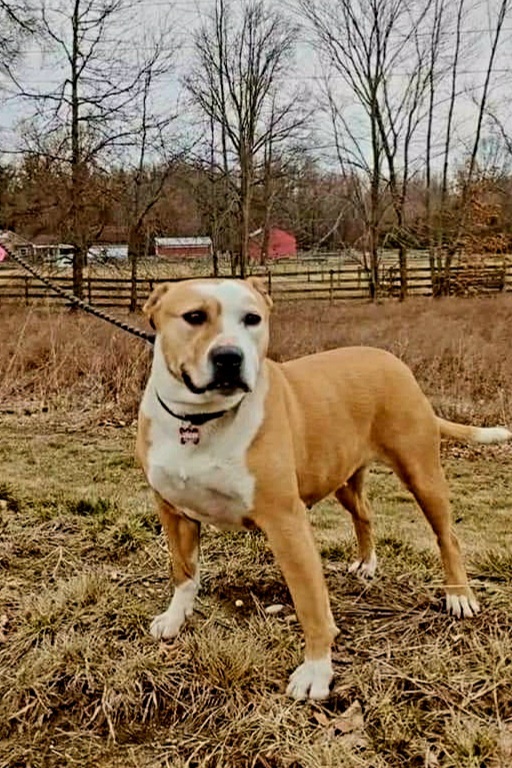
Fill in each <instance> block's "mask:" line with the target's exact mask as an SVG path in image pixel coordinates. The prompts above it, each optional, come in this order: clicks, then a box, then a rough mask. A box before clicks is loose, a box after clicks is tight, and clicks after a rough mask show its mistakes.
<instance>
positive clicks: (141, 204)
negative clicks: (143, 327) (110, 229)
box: [124, 27, 188, 312]
mask: <svg viewBox="0 0 512 768" xmlns="http://www.w3.org/2000/svg"><path fill="white" fill-rule="evenodd" d="M142 50H143V51H144V52H148V53H147V54H146V55H145V58H143V59H142V60H140V61H139V63H138V71H139V72H141V73H143V80H142V86H141V88H137V93H136V95H135V98H134V100H133V102H132V107H133V108H134V117H133V129H134V137H133V144H132V145H130V146H129V147H128V152H127V153H126V154H127V156H126V160H125V163H124V168H125V170H126V169H128V176H129V178H130V189H129V191H128V200H127V209H128V216H129V226H128V258H129V261H130V266H131V292H130V311H131V312H134V311H135V310H136V309H137V298H138V297H137V266H138V262H139V259H140V257H141V256H142V255H143V253H147V250H148V239H149V218H150V215H151V212H152V210H153V209H154V207H155V206H156V205H157V203H158V202H159V201H160V199H161V197H162V196H163V194H164V191H165V187H166V184H167V182H168V180H169V178H170V176H171V175H172V173H173V171H174V169H175V167H176V166H177V164H178V163H179V162H180V161H181V160H182V159H183V157H184V156H185V155H186V154H187V153H188V149H187V148H185V145H184V143H183V141H182V139H181V137H179V136H178V135H177V132H176V131H175V130H173V128H174V125H175V123H176V118H177V115H176V112H175V111H172V110H171V109H170V107H169V105H168V104H167V102H166V103H165V105H164V106H160V107H159V106H158V100H159V98H158V97H159V95H160V94H161V92H162V90H163V88H164V84H165V81H166V80H167V79H168V78H169V76H170V73H171V72H172V70H173V68H174V63H175V55H176V53H177V50H178V46H177V44H176V42H175V41H173V37H172V34H171V28H170V27H169V28H163V29H161V31H160V33H159V35H158V38H156V39H155V38H154V37H150V36H146V38H144V39H143V41H142ZM130 171H131V173H130Z"/></svg>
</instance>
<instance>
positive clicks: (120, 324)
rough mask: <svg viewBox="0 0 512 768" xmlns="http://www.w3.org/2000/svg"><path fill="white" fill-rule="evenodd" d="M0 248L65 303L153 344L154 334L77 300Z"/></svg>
mask: <svg viewBox="0 0 512 768" xmlns="http://www.w3.org/2000/svg"><path fill="white" fill-rule="evenodd" d="M0 247H2V248H3V250H4V251H5V252H6V254H7V255H8V256H9V257H10V258H11V259H13V260H14V261H16V262H18V264H20V265H21V266H22V267H23V269H26V270H27V272H30V274H31V275H33V276H34V277H36V278H37V279H38V280H40V281H41V282H42V283H44V285H46V286H47V287H48V288H50V290H52V291H54V293H57V294H58V295H59V296H62V298H64V299H66V301H69V303H70V304H73V305H74V306H76V307H80V309H83V310H84V312H89V314H91V315H94V316H95V317H99V318H100V319H101V320H105V321H106V322H107V323H112V325H115V326H116V327H117V328H121V330H123V331H126V332H127V333H131V334H132V335H133V336H137V337H138V338H139V339H144V341H149V343H150V344H154V343H155V334H154V333H148V332H147V331H143V330H142V329H141V328H135V326H133V325H130V324H129V323H124V322H123V321H122V320H118V319H117V318H116V317H112V315H109V314H107V312H103V311H102V310H101V309H98V308H97V307H93V306H92V304H89V303H88V302H86V301H84V300H83V299H79V298H78V296H75V295H74V294H73V293H71V291H66V289H65V288H61V287H60V286H59V285H55V283H53V282H52V281H51V280H49V279H48V278H47V277H46V276H45V275H43V274H41V272H39V270H38V269H36V268H35V267H33V266H32V265H31V264H29V263H28V262H27V261H26V260H25V259H24V258H22V257H21V256H18V255H17V254H15V253H13V252H12V251H11V250H10V249H9V248H7V247H6V246H5V245H3V243H0Z"/></svg>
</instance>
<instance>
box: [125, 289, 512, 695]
mask: <svg viewBox="0 0 512 768" xmlns="http://www.w3.org/2000/svg"><path fill="white" fill-rule="evenodd" d="M271 304H272V302H271V300H270V298H269V297H268V295H267V294H266V292H265V290H264V287H263V285H262V283H260V281H258V280H257V279H252V278H251V279H249V280H247V281H240V280H206V279H204V280H201V279H199V280H191V281H187V282H181V283H176V284H163V285H160V286H159V287H158V288H157V289H156V290H155V291H154V292H153V293H152V295H151V296H150V298H149V299H148V301H147V303H146V305H145V307H144V311H145V312H146V314H147V315H148V316H149V318H150V321H151V323H152V324H153V326H154V327H155V329H156V341H155V350H154V358H153V364H152V369H151V374H150V377H149V381H148V384H147V387H146V390H145V392H144V397H143V399H142V403H141V407H140V415H139V430H138V437H137V454H138V457H139V459H140V461H141V463H142V466H143V468H144V471H145V474H146V476H147V479H148V482H149V484H150V485H151V487H152V488H153V490H154V492H155V496H156V501H157V505H158V512H159V515H160V519H161V521H162V525H163V528H164V530H165V533H166V535H167V539H168V544H169V550H170V554H171V559H172V566H173V576H174V582H175V591H174V595H173V597H172V600H171V603H170V605H169V607H168V608H167V610H166V611H165V612H164V613H162V614H160V615H159V616H157V617H156V618H155V619H154V620H153V623H152V624H151V634H152V635H153V636H154V637H156V638H171V637H175V636H176V635H177V634H178V632H179V630H180V627H181V626H182V625H183V623H184V621H185V619H186V617H187V616H189V615H190V614H191V613H192V609H193V604H194V598H195V596H196V594H197V590H198V588H199V566H198V552H199V532H200V525H201V523H211V524H212V525H214V526H216V527H219V528H244V527H247V528H248V527H253V526H257V527H258V528H260V529H261V530H262V531H263V532H264V533H265V535H266V537H267V539H268V542H269V544H270V547H271V549H272V550H273V552H274V555H275V557H276V559H277V562H278V563H279V565H280V567H281V569H282V571H283V574H284V577H285V579H286V582H287V584H288V587H289V589H290V592H291V595H292V598H293V602H294V604H295V608H296V611H297V615H298V617H299V620H300V622H301V624H302V627H303V630H304V634H305V641H306V648H305V659H304V662H303V663H302V664H301V665H300V666H299V667H298V668H297V669H296V670H295V672H294V673H293V674H292V675H291V678H290V682H289V685H288V689H287V690H288V693H289V694H290V695H291V696H293V697H295V698H306V697H308V696H309V697H311V698H313V699H322V698H325V697H327V696H328V694H329V685H330V683H331V680H332V676H333V671H332V665H331V644H332V641H333V639H334V637H335V635H336V633H337V628H336V625H335V623H334V620H333V617H332V613H331V609H330V605H329V598H328V594H327V590H326V586H325V582H324V577H323V573H322V565H321V561H320V556H319V554H318V552H317V549H316V548H315V544H314V541H313V536H312V531H311V528H310V524H309V521H308V515H307V511H306V507H307V506H311V505H312V504H314V503H315V502H317V501H319V500H320V499H323V498H324V497H326V496H327V495H329V494H334V495H335V496H336V498H337V499H338V500H339V501H340V502H341V504H342V505H343V506H344V507H345V508H346V509H347V510H348V511H349V512H350V514H351V515H352V518H353V522H354V527H355V532H356V536H357V542H358V547H359V554H358V558H357V560H356V562H355V563H353V564H352V565H351V566H350V569H349V570H350V571H359V572H362V573H363V574H365V575H367V576H372V575H373V574H374V572H375V568H376V565H377V557H376V554H375V544H374V537H373V532H372V522H371V513H370V509H369V507H368V503H367V501H366V499H365V495H364V491H363V483H364V476H365V471H366V468H367V467H368V465H369V464H370V463H371V462H373V461H375V460H379V461H382V462H385V463H386V464H387V465H389V466H390V467H392V468H393V470H394V471H395V472H396V473H397V475H398V476H399V477H400V478H401V480H402V481H403V482H404V484H405V485H406V486H407V488H409V489H410V491H411V492H412V494H413V495H414V497H415V499H416V501H417V502H418V504H419V506H420V507H421V509H422V510H423V512H424V514H425V515H426V517H427V519H428V520H429V522H430V524H431V526H432V528H433V530H434V533H435V535H436V536H437V541H438V543H439V547H440V550H441V557H442V562H443V566H444V571H445V577H446V605H447V609H448V612H449V613H452V614H454V615H455V616H459V617H463V616H472V615H473V614H475V613H477V612H478V610H479V608H478V603H477V601H476V600H475V597H474V595H473V593H472V592H471V589H470V588H469V586H468V581H467V576H466V572H465V569H464V565H463V562H462V557H461V553H460V548H459V544H458V541H457V538H456V536H455V534H454V533H453V530H452V527H451V520H450V505H449V501H448V491H447V485H446V481H445V478H444V474H443V470H442V468H441V463H440V457H439V443H440V437H441V436H447V437H452V438H455V439H460V440H472V441H476V442H479V443H492V442H498V441H501V440H506V439H508V438H510V437H511V436H512V435H511V433H510V432H509V431H508V430H506V429H504V428H502V427H494V428H486V429H484V428H478V427H470V426H462V425H459V424H455V423H453V422H449V421H445V420H444V419H441V418H438V417H436V416H435V414H434V412H433V410H432V408H431V406H430V404H429V402H428V400H427V399H426V397H425V395H424V394H423V393H422V391H421V389H420V387H419V385H418V384H417V382H416V380H415V379H414V377H413V375H412V373H411V371H410V370H409V368H407V366H406V365H404V364H403V363H402V362H401V361H400V360H398V359H397V358H396V357H394V356H393V355H391V354H389V353H387V352H385V351H383V350H379V349H372V348H368V347H348V348H344V349H337V350H333V351H330V352H322V353H320V354H316V355H311V356H309V357H304V358H301V359H298V360H292V361H290V362H286V363H283V364H277V363H274V362H272V361H270V360H268V359H266V352H267V345H268V333H269V312H270V308H271Z"/></svg>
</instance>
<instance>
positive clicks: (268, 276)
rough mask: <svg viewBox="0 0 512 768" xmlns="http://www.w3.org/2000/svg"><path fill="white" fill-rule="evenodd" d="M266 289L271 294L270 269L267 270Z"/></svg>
mask: <svg viewBox="0 0 512 768" xmlns="http://www.w3.org/2000/svg"><path fill="white" fill-rule="evenodd" d="M267 291H268V295H269V296H272V271H271V270H270V269H269V270H268V272H267Z"/></svg>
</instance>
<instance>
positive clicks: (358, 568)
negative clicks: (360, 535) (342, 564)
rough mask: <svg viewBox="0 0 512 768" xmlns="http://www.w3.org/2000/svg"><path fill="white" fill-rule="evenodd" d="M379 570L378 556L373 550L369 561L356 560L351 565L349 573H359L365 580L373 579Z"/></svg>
mask: <svg viewBox="0 0 512 768" xmlns="http://www.w3.org/2000/svg"><path fill="white" fill-rule="evenodd" d="M376 570H377V555H376V554H375V550H374V549H373V550H372V552H371V554H370V557H369V558H368V560H355V561H354V562H353V563H352V565H349V568H348V572H349V573H357V574H358V575H360V576H362V577H363V578H364V579H373V577H374V576H375V571H376Z"/></svg>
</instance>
